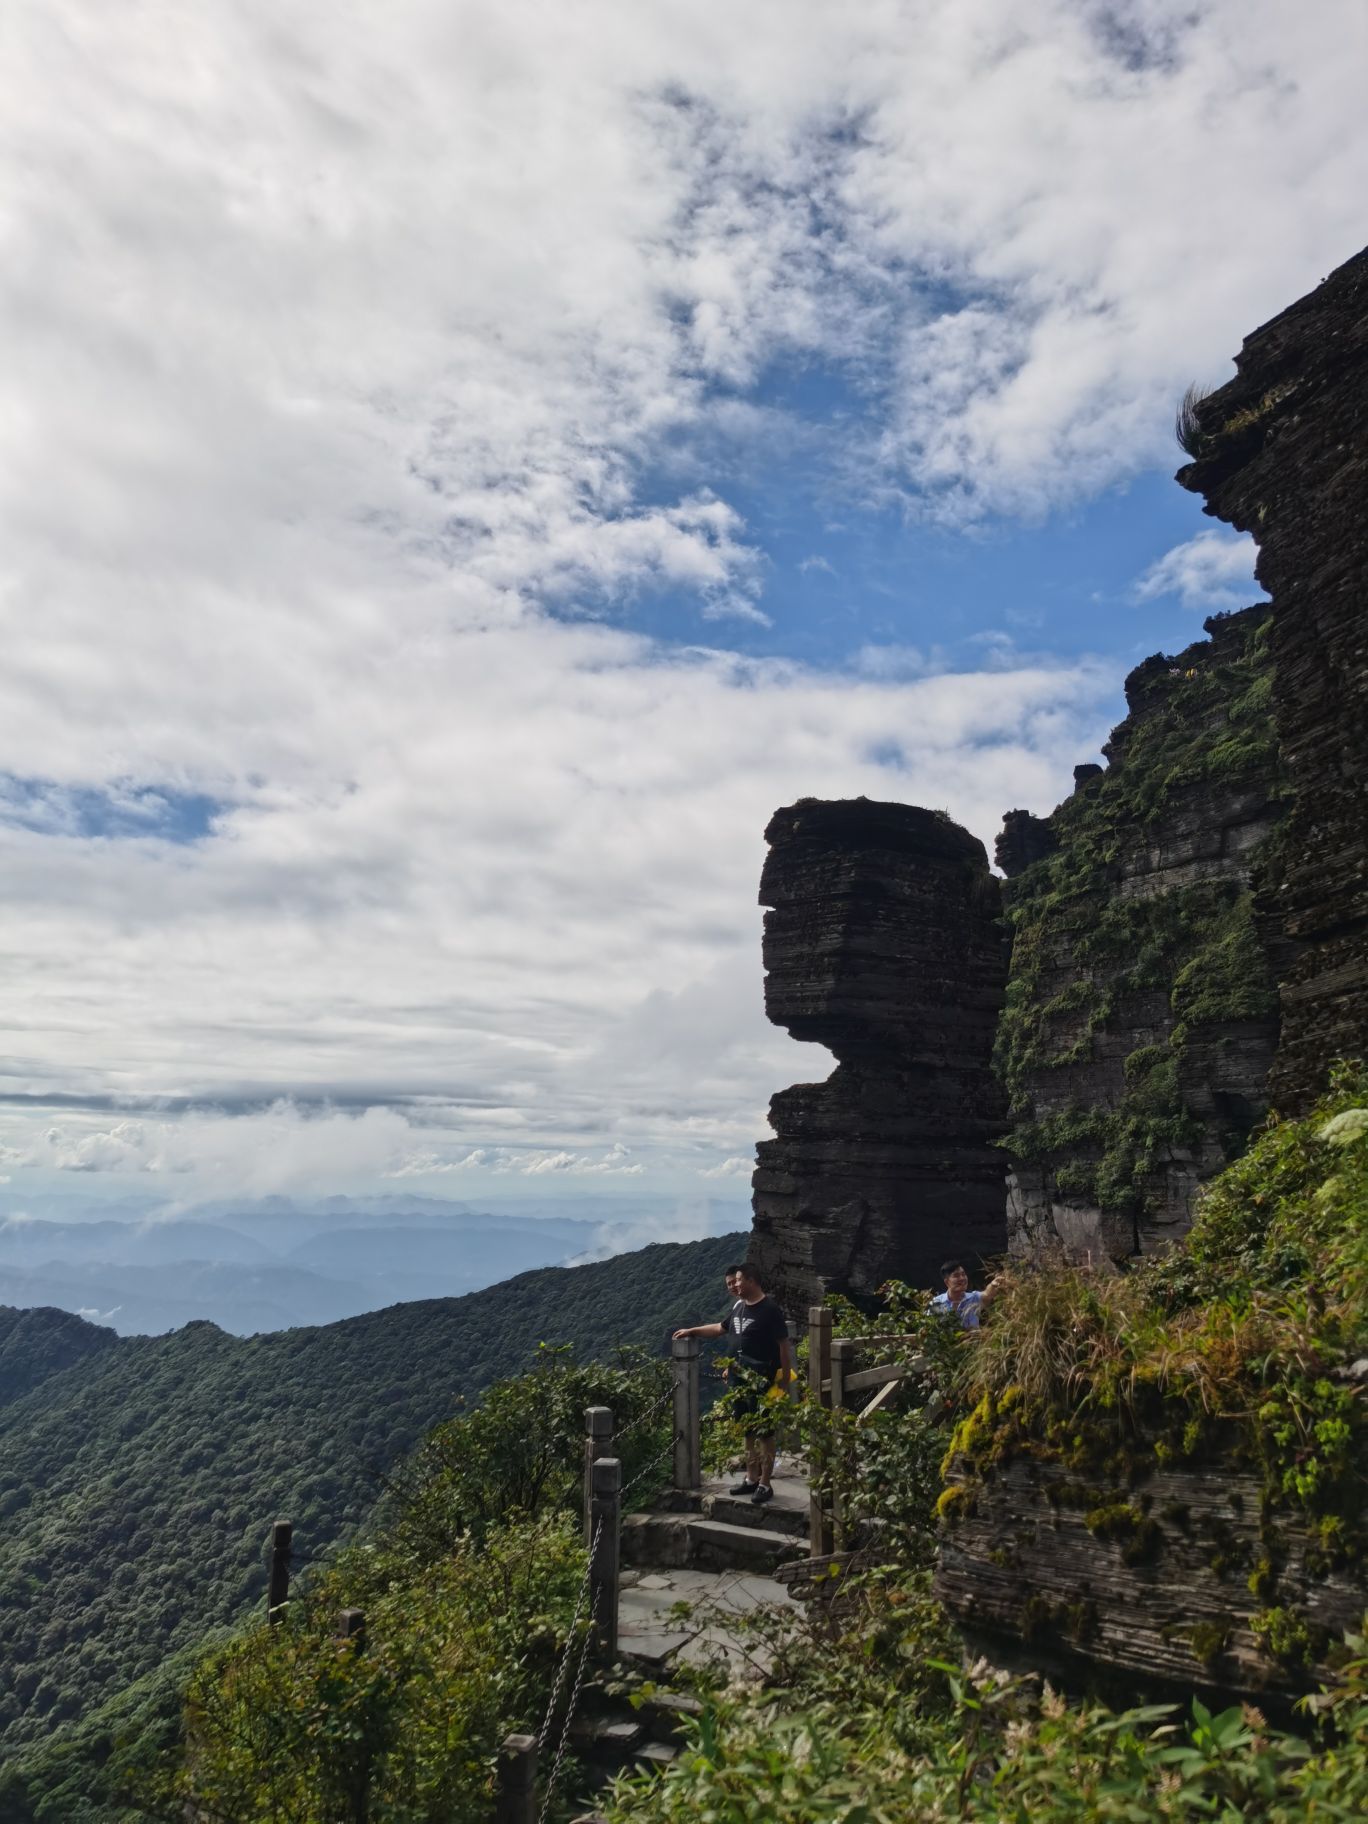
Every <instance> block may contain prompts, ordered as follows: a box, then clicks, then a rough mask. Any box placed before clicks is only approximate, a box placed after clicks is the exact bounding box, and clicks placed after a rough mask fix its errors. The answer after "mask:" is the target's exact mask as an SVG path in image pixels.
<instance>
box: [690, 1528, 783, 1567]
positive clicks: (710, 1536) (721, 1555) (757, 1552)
mask: <svg viewBox="0 0 1368 1824" xmlns="http://www.w3.org/2000/svg"><path fill="white" fill-rule="evenodd" d="M689 1542H690V1546H691V1549H692V1553H693V1556H692V1558H691V1560H690V1562H691V1563H693V1564H697V1565H701V1566H702V1567H703V1569H704V1570H717V1571H730V1570H746V1571H773V1570H774V1569H775V1568H776V1566H778V1565H781V1564H783V1562H784V1561H785V1559H787V1558H801V1557H802V1555H803V1552H804V1550H805V1547H804V1545H803V1543H802V1541H801V1540H799V1539H795V1538H794V1537H793V1535H792V1534H791V1533H779V1532H773V1531H771V1530H770V1528H769V1527H766V1526H732V1525H730V1524H729V1523H728V1522H727V1521H725V1520H709V1519H705V1518H703V1517H699V1518H697V1519H695V1518H692V1517H691V1518H690V1520H689Z"/></svg>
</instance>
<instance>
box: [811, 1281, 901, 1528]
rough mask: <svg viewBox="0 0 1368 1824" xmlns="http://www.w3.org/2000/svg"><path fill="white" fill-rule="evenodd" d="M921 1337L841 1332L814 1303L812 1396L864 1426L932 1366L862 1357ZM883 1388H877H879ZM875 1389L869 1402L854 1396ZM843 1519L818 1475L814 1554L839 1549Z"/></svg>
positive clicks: (813, 1520) (814, 1501)
mask: <svg viewBox="0 0 1368 1824" xmlns="http://www.w3.org/2000/svg"><path fill="white" fill-rule="evenodd" d="M916 1341H917V1338H916V1337H915V1336H905V1335H870V1336H837V1337H833V1336H832V1334H831V1312H830V1311H829V1310H828V1309H827V1308H826V1306H825V1305H812V1306H810V1307H809V1308H808V1397H809V1399H811V1400H812V1401H814V1402H815V1403H816V1404H817V1405H818V1406H821V1407H823V1408H825V1410H827V1411H828V1412H832V1411H838V1410H841V1409H842V1408H846V1409H853V1410H855V1412H856V1419H855V1423H856V1424H857V1425H858V1424H860V1423H861V1422H862V1421H863V1420H864V1419H867V1418H869V1417H870V1416H871V1415H872V1414H873V1413H875V1412H878V1411H879V1410H880V1409H881V1408H882V1407H883V1406H884V1405H885V1404H886V1403H887V1401H888V1400H889V1399H890V1398H891V1397H892V1395H893V1392H894V1389H895V1388H896V1387H897V1386H898V1385H899V1383H900V1382H902V1381H904V1380H906V1379H907V1377H908V1376H909V1375H914V1374H920V1373H922V1372H923V1371H924V1370H925V1369H926V1368H928V1367H929V1366H930V1364H929V1363H928V1361H927V1359H926V1357H925V1356H920V1355H917V1356H913V1357H912V1358H911V1359H910V1360H908V1361H905V1362H890V1361H882V1362H879V1361H875V1362H872V1363H869V1365H868V1366H866V1367H860V1366H858V1363H859V1361H860V1358H861V1357H864V1358H866V1359H867V1358H868V1357H869V1356H871V1355H874V1356H878V1355H881V1354H884V1353H885V1352H886V1351H887V1350H890V1349H895V1348H897V1347H898V1346H899V1345H906V1344H908V1343H915V1342H916ZM876 1389H877V1391H875V1390H876ZM870 1392H873V1393H874V1398H873V1399H872V1400H869V1401H867V1402H865V1403H863V1404H861V1403H860V1402H859V1401H857V1400H856V1399H855V1397H854V1396H856V1395H857V1394H863V1393H870ZM840 1520H841V1515H840V1514H839V1513H838V1512H837V1509H836V1504H835V1503H834V1501H828V1499H827V1498H826V1496H824V1495H823V1493H822V1491H821V1490H820V1489H819V1488H818V1486H817V1483H816V1481H815V1479H814V1481H813V1482H812V1484H811V1485H810V1487H809V1489H808V1550H809V1553H810V1554H811V1556H812V1558H814V1559H817V1558H822V1559H827V1558H831V1557H832V1556H833V1554H835V1551H836V1533H837V1528H838V1526H839V1523H840Z"/></svg>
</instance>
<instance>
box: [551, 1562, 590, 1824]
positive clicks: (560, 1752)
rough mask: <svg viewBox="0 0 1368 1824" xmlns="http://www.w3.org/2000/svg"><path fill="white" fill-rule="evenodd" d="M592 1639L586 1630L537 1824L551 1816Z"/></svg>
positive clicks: (567, 1659) (588, 1629)
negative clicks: (568, 1705) (552, 1802)
mask: <svg viewBox="0 0 1368 1824" xmlns="http://www.w3.org/2000/svg"><path fill="white" fill-rule="evenodd" d="M591 1562H592V1560H591ZM593 1638H594V1630H593V1628H592V1627H590V1628H586V1629H585V1631H584V1644H583V1645H582V1646H581V1648H580V1656H579V1665H578V1666H577V1667H576V1668H575V1683H574V1688H573V1689H572V1691H571V1693H570V1707H569V1709H567V1711H566V1712H565V1722H564V1724H563V1725H562V1728H561V1738H560V1744H559V1746H558V1747H557V1749H556V1758H555V1760H554V1761H553V1762H552V1763H551V1772H550V1773H549V1774H548V1775H547V1780H546V1792H545V1795H544V1796H543V1798H542V1808H541V1816H540V1818H539V1820H538V1824H546V1820H547V1818H548V1817H549V1816H550V1815H551V1801H552V1799H553V1798H554V1797H555V1793H556V1783H557V1781H558V1780H559V1779H560V1770H561V1762H562V1761H563V1760H564V1759H565V1750H566V1747H567V1745H568V1744H569V1741H570V1725H571V1723H572V1722H573V1721H574V1720H575V1712H576V1710H578V1708H579V1700H580V1687H581V1686H582V1685H583V1683H584V1668H585V1667H586V1666H587V1665H588V1663H589V1643H590V1641H591V1640H592V1639H593ZM569 1663H570V1662H569V1656H568V1655H567V1656H566V1664H567V1665H568V1664H569Z"/></svg>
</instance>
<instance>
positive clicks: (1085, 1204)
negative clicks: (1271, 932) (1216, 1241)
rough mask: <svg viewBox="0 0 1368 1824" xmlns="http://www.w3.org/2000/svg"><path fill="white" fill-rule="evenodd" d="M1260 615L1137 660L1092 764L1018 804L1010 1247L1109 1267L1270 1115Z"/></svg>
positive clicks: (1171, 1215)
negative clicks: (1033, 802) (1036, 814)
mask: <svg viewBox="0 0 1368 1824" xmlns="http://www.w3.org/2000/svg"><path fill="white" fill-rule="evenodd" d="M1268 621H1269V617H1268V611H1267V609H1266V608H1262V607H1259V608H1250V609H1247V610H1245V611H1244V612H1243V613H1241V614H1236V615H1221V616H1217V617H1215V618H1214V619H1212V620H1210V621H1208V622H1207V630H1208V632H1209V634H1210V636H1211V637H1210V639H1209V640H1204V641H1200V642H1198V643H1197V644H1196V645H1193V646H1190V647H1189V648H1188V649H1187V650H1186V651H1185V652H1182V653H1179V654H1178V655H1177V656H1176V657H1172V658H1169V657H1164V656H1162V655H1160V656H1156V657H1155V658H1152V659H1147V660H1146V661H1145V662H1144V664H1143V665H1140V666H1138V667H1137V668H1136V670H1135V671H1133V672H1132V673H1131V675H1130V677H1129V678H1128V679H1127V680H1126V698H1127V702H1128V704H1129V708H1130V714H1129V715H1128V716H1127V718H1126V720H1125V721H1124V722H1122V723H1121V724H1120V726H1119V727H1118V728H1116V729H1115V730H1114V731H1113V733H1112V737H1111V740H1110V741H1109V742H1108V743H1107V745H1106V747H1105V748H1104V750H1103V751H1104V752H1105V753H1106V755H1107V759H1108V766H1107V768H1106V770H1105V772H1104V771H1102V769H1100V768H1096V769H1093V768H1087V767H1079V768H1076V769H1075V778H1076V786H1075V790H1074V792H1073V794H1072V796H1071V797H1070V798H1069V799H1067V800H1066V802H1065V803H1064V804H1062V805H1061V806H1060V807H1059V809H1058V810H1056V811H1055V812H1054V813H1053V815H1052V816H1050V817H1049V818H1047V819H1044V820H1032V822H1033V826H1037V827H1032V826H1026V825H1024V824H1023V822H1022V819H1023V816H1024V813H1021V812H1014V813H1012V814H1011V820H1010V821H1009V823H1008V826H1007V829H1006V830H1005V831H1004V834H1003V837H1002V838H1001V839H1000V841H999V849H998V854H999V861H1000V862H1001V864H1002V865H1003V867H1004V870H1005V871H1007V872H1008V873H1009V874H1010V875H1011V876H1012V878H1010V879H1009V881H1008V885H1007V889H1006V902H1007V908H1008V914H1009V918H1010V920H1011V924H1012V927H1013V950H1012V965H1011V978H1010V983H1009V987H1008V992H1007V1008H1006V1013H1005V1016H1004V1019H1003V1022H1002V1028H1001V1032H1000V1034H999V1040H998V1053H997V1055H998V1064H999V1068H1000V1069H1001V1071H1002V1074H1003V1077H1004V1080H1005V1082H1006V1083H1007V1085H1008V1089H1009V1091H1010V1096H1011V1116H1012V1127H1011V1133H1010V1135H1009V1137H1008V1145H1009V1150H1010V1152H1011V1158H1012V1178H1011V1181H1010V1191H1009V1219H1008V1220H1009V1229H1010V1232H1011V1245H1012V1249H1013V1251H1014V1252H1016V1253H1019V1254H1033V1253H1041V1252H1045V1253H1049V1252H1057V1251H1060V1250H1062V1251H1063V1252H1065V1253H1067V1254H1070V1255H1073V1256H1075V1257H1079V1258H1082V1257H1084V1256H1086V1255H1087V1254H1089V1253H1091V1254H1092V1255H1093V1256H1094V1258H1101V1257H1104V1256H1110V1257H1111V1258H1113V1259H1118V1260H1119V1259H1123V1258H1125V1257H1126V1256H1128V1255H1132V1254H1135V1253H1144V1252H1148V1251H1150V1250H1152V1249H1153V1248H1155V1247H1156V1246H1159V1245H1162V1244H1164V1243H1166V1242H1168V1241H1170V1240H1172V1239H1174V1238H1175V1237H1177V1236H1179V1235H1181V1234H1183V1233H1184V1232H1185V1231H1186V1229H1187V1228H1188V1226H1189V1223H1190V1220H1191V1210H1192V1201H1193V1197H1194V1194H1195V1192H1196V1189H1197V1187H1198V1185H1199V1184H1200V1183H1201V1182H1202V1180H1203V1179H1205V1178H1207V1177H1210V1176H1211V1174H1212V1173H1214V1172H1216V1171H1219V1170H1220V1169H1221V1167H1222V1166H1223V1165H1224V1164H1225V1163H1226V1162H1227V1160H1228V1159H1229V1158H1231V1157H1232V1156H1233V1155H1234V1154H1236V1153H1237V1152H1239V1151H1240V1150H1242V1148H1243V1145H1244V1141H1245V1137H1246V1136H1247V1134H1248V1133H1249V1131H1250V1128H1251V1127H1252V1126H1253V1124H1254V1123H1255V1121H1256V1120H1258V1119H1259V1118H1260V1117H1261V1116H1262V1115H1263V1114H1264V1112H1265V1111H1266V1108H1267V1089H1266V1084H1267V1077H1268V1069H1269V1064H1270V1061H1271V1059H1272V1056H1273V1051H1274V1046H1275V1044H1276V1042H1277V1032H1278V1025H1277V1001H1276V994H1275V988H1274V973H1273V970H1274V963H1275V959H1274V958H1273V957H1272V956H1271V955H1270V952H1269V948H1268V944H1267V941H1266V939H1267V936H1268V934H1267V932H1266V931H1265V932H1262V933H1261V932H1260V931H1258V930H1257V929H1256V926H1255V921H1254V918H1253V902H1252V895H1251V890H1250V875H1251V868H1252V865H1253V857H1254V856H1255V855H1256V853H1257V852H1258V850H1259V846H1260V844H1261V843H1263V842H1264V840H1265V839H1266V838H1267V837H1268V836H1269V835H1270V833H1271V831H1272V830H1273V828H1274V826H1275V824H1276V822H1277V820H1278V818H1279V816H1280V815H1281V814H1282V811H1283V809H1284V799H1283V793H1284V791H1285V786H1284V784H1283V774H1282V769H1281V763H1280V760H1279V756H1278V751H1277V744H1276V741H1275V740H1274V737H1273V731H1272V721H1271V716H1270V713H1269V709H1268V696H1269V661H1268V654H1267V641H1268V632H1269V626H1268ZM1032 854H1034V856H1035V857H1036V859H1034V860H1033V861H1032V860H1029V859H1028V857H1029V856H1030V855H1032ZM1021 861H1026V862H1027V865H1026V866H1025V867H1020V866H1019V865H1018V864H1019V863H1020V862H1021Z"/></svg>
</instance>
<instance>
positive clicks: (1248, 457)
mask: <svg viewBox="0 0 1368 1824" xmlns="http://www.w3.org/2000/svg"><path fill="white" fill-rule="evenodd" d="M1235 365H1236V368H1237V370H1238V375H1237V378H1236V379H1234V380H1232V381H1231V382H1230V384H1229V385H1228V386H1224V387H1222V388H1221V390H1220V391H1219V392H1217V393H1213V394H1211V395H1210V397H1209V398H1207V399H1205V400H1203V401H1201V402H1200V403H1199V404H1198V405H1197V406H1196V408H1195V419H1196V425H1195V428H1194V432H1193V435H1192V436H1191V437H1190V439H1189V441H1188V445H1187V447H1188V448H1189V450H1190V451H1191V452H1192V454H1193V455H1194V457H1195V460H1194V461H1193V462H1192V463H1190V464H1189V465H1188V466H1187V467H1186V468H1184V469H1182V470H1180V471H1179V475H1178V479H1179V481H1180V482H1181V483H1182V484H1183V486H1184V487H1186V488H1190V489H1192V490H1193V492H1195V493H1199V494H1203V495H1205V497H1206V501H1207V511H1208V512H1209V513H1212V514H1214V515H1215V516H1216V517H1217V518H1219V519H1223V520H1226V521H1228V522H1229V524H1231V525H1232V526H1235V527H1237V528H1239V530H1241V531H1246V532H1251V533H1252V534H1253V535H1254V538H1255V539H1256V541H1257V542H1258V546H1259V559H1258V567H1257V573H1258V577H1259V581H1260V582H1261V583H1262V585H1263V587H1264V588H1265V590H1267V592H1268V594H1269V595H1270V596H1271V597H1272V600H1273V631H1272V658H1273V706H1274V714H1275V717H1276V721H1277V727H1278V733H1279V736H1280V739H1281V743H1282V747H1283V751H1284V753H1285V754H1286V756H1287V762H1288V767H1289V771H1290V774H1291V780H1292V785H1293V789H1294V803H1293V807H1292V811H1291V815H1290V816H1289V818H1288V820H1287V823H1286V825H1285V827H1284V829H1283V831H1282V833H1281V837H1280V840H1279V842H1278V844H1277V846H1276V849H1275V850H1274V851H1272V852H1271V853H1270V854H1269V856H1268V857H1267V858H1266V860H1265V863H1264V865H1263V866H1262V867H1261V869H1260V871H1259V874H1258V877H1257V880H1256V890H1257V904H1258V910H1259V914H1260V917H1261V921H1262V922H1263V923H1264V924H1265V925H1266V926H1267V928H1268V931H1269V933H1270V938H1269V940H1268V941H1270V942H1273V943H1281V942H1283V941H1286V942H1287V943H1288V944H1289V945H1290V946H1291V954H1290V956H1289V959H1288V964H1287V968H1286V971H1285V973H1284V972H1282V971H1280V976H1281V981H1280V990H1281V1003H1282V1036H1281V1041H1280V1044H1279V1050H1278V1056H1277V1059H1276V1061H1275V1064H1274V1069H1273V1077H1272V1084H1271V1088H1272V1095H1273V1099H1274V1101H1275V1103H1276V1104H1277V1106H1278V1107H1279V1109H1280V1110H1282V1111H1284V1112H1287V1113H1298V1112H1301V1111H1302V1110H1304V1109H1305V1108H1306V1107H1307V1106H1309V1104H1310V1103H1311V1102H1312V1101H1313V1100H1314V1098H1315V1097H1316V1095H1317V1094H1318V1093H1319V1092H1320V1091H1321V1089H1322V1088H1323V1087H1324V1080H1325V1071H1326V1067H1327V1065H1328V1064H1329V1062H1330V1061H1331V1060H1332V1059H1333V1058H1336V1057H1353V1056H1362V1055H1363V1054H1364V1052H1365V1049H1368V713H1365V710H1366V709H1368V250H1365V252H1363V253H1360V254H1359V255H1357V256H1356V257H1355V258H1354V259H1352V260H1350V261H1349V262H1348V263H1347V264H1346V265H1344V266H1341V267H1340V268H1339V270H1338V271H1337V272H1334V273H1332V274H1331V276H1330V277H1329V278H1328V279H1327V280H1326V281H1325V282H1324V284H1322V285H1321V286H1320V287H1319V288H1318V289H1317V290H1316V291H1313V292H1312V293H1311V294H1310V295H1309V296H1308V297H1305V298H1303V299H1302V300H1301V301H1300V302H1299V303H1297V304H1294V305H1292V307H1291V308H1290V309H1288V310H1285V311H1284V312H1283V313H1282V315H1281V316H1278V317H1275V318H1274V319H1273V321H1272V322H1271V323H1267V324H1265V325H1264V327H1263V328H1262V329H1259V330H1256V331H1255V332H1254V334H1253V335H1252V336H1250V337H1248V339H1247V340H1246V342H1245V344H1244V348H1243V350H1242V351H1241V353H1240V354H1239V355H1238V356H1237V357H1236V362H1235Z"/></svg>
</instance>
